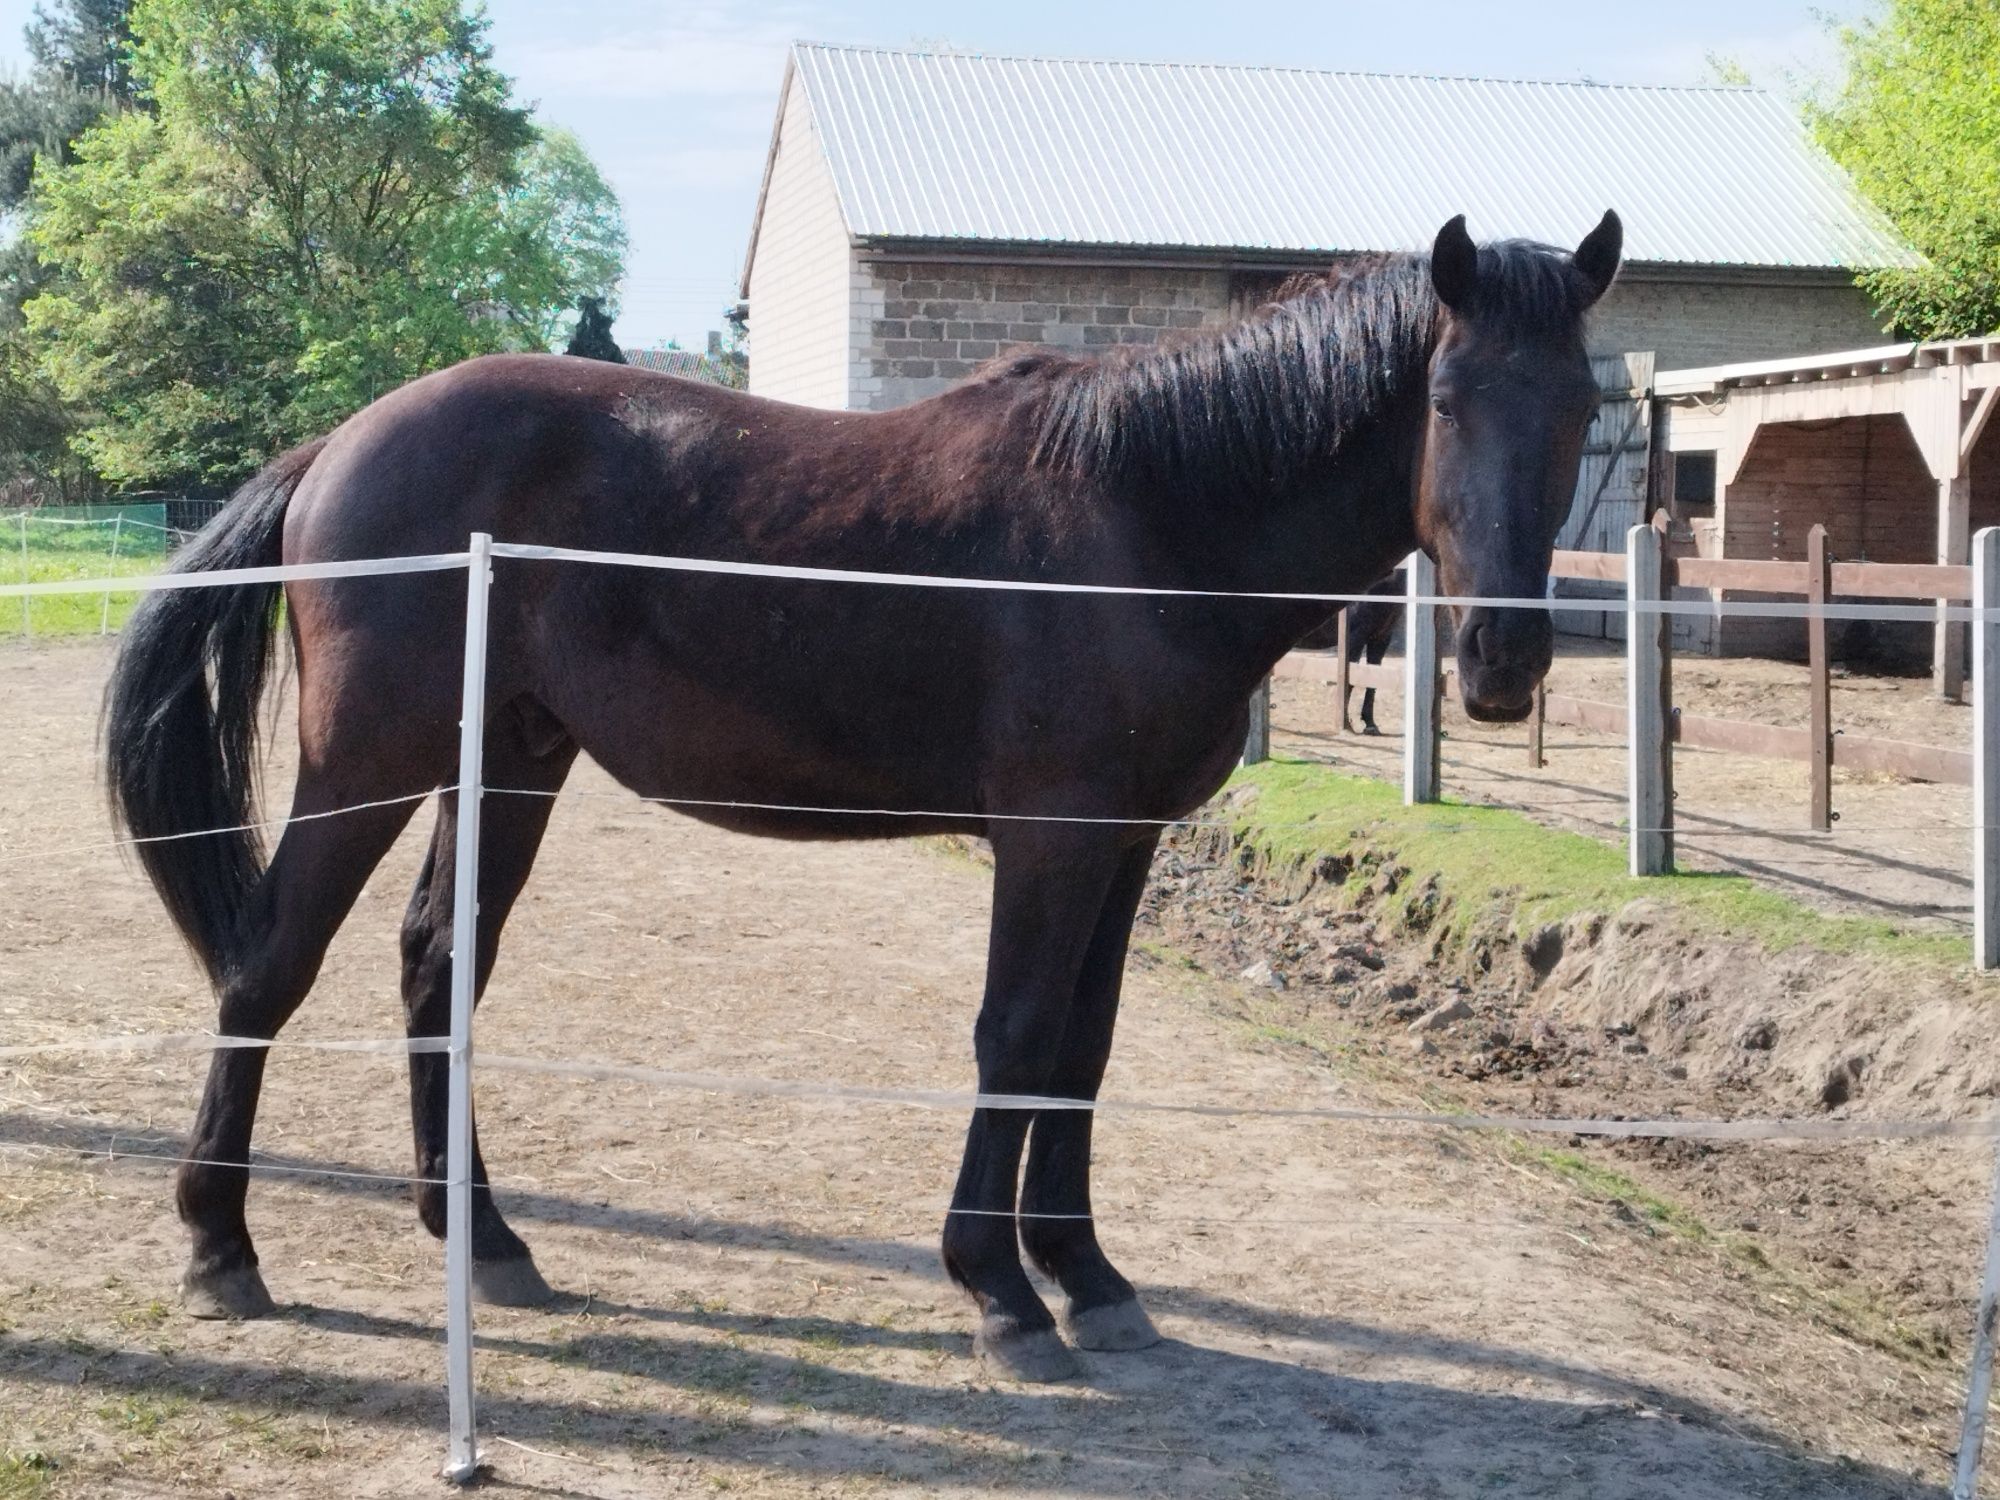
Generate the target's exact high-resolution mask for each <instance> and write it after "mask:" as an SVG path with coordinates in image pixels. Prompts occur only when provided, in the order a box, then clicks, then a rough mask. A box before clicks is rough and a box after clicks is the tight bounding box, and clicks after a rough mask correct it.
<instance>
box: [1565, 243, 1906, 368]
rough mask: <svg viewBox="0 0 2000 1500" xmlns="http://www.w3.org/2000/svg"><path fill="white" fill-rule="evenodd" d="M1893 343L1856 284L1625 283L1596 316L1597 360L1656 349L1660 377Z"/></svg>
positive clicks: (1632, 279) (1633, 278)
mask: <svg viewBox="0 0 2000 1500" xmlns="http://www.w3.org/2000/svg"><path fill="white" fill-rule="evenodd" d="M1886 342H1888V335H1887V334H1885V333H1883V332H1882V329H1881V325H1880V324H1879V323H1878V322H1877V321H1876V320H1875V317H1874V315H1873V313H1872V312H1871V311H1870V309H1869V306H1868V299H1867V298H1866V297H1864V296H1863V295H1862V294H1861V292H1860V291H1859V290H1858V289H1857V288H1855V287H1854V286H1853V285H1851V284H1842V283H1833V284H1828V285H1823V286H1812V285H1791V286H1783V285H1779V286H1773V285H1757V284H1755V283H1735V282H1727V281H1714V282H1706V281H1678V280H1676V281H1663V280H1649V279H1647V277H1646V276H1645V273H1644V270H1643V268H1642V269H1641V270H1639V271H1637V272H1635V273H1633V274H1630V275H1627V276H1624V277H1621V278H1620V279H1619V280H1618V282H1617V283H1616V284H1615V285H1614V286H1613V287H1612V288H1611V291H1610V294H1609V295H1608V296H1606V297H1605V299H1604V300H1603V301H1602V302H1600V303H1599V304H1598V305H1597V307H1596V309H1595V310H1594V311H1593V312H1592V313H1591V318H1590V347H1591V350H1592V352H1594V353H1602V354H1623V353H1626V352H1627V351H1630V350H1636V349H1651V350H1653V351H1654V352H1655V353H1656V354H1657V355H1658V356H1659V359H1658V361H1657V362H1656V363H1655V365H1654V368H1655V369H1656V370H1685V369H1695V368H1700V367H1701V366H1704V365H1727V364H1737V363H1739V362H1742V361H1745V360H1753V359H1781V358H1783V357H1784V356H1786V355H1790V354H1824V353H1828V352H1830V351H1833V350H1837V349H1865V348H1868V347H1869V346H1870V345H1873V344H1882V343H1886Z"/></svg>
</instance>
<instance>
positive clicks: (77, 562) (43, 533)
mask: <svg viewBox="0 0 2000 1500" xmlns="http://www.w3.org/2000/svg"><path fill="white" fill-rule="evenodd" d="M82 509H86V508H85V507H75V506H72V507H68V508H67V510H68V511H75V510H82ZM87 509H89V511H90V515H89V517H88V518H85V519H79V518H77V517H76V516H74V515H70V514H67V513H66V514H65V515H64V516H62V517H59V518H52V517H51V516H45V515H44V514H43V513H41V512H36V511H28V512H26V515H25V521H24V519H23V516H22V514H21V513H18V512H17V513H14V514H10V515H6V516H0V582H5V583H59V582H65V581H68V580H72V579H86V578H130V577H133V576H134V575H137V574H144V573H157V572H159V571H160V570H161V569H163V568H165V567H166V565H167V541H168V535H167V533H166V531H165V530H163V529H160V523H161V521H162V520H163V518H164V514H165V507H164V506H160V505H145V506H133V507H128V508H127V509H126V510H125V511H124V512H123V513H122V514H123V520H122V521H121V520H120V515H121V512H120V511H118V510H117V509H115V508H97V507H89V508H87ZM24 541H25V546H24V545H23V543H24ZM139 597H140V596H139V595H138V594H132V593H111V594H108V595H107V594H101V593H100V594H43V595H37V596H35V597H33V598H30V599H26V600H21V599H0V639H12V640H16V641H19V640H23V639H27V640H35V639H50V638H54V637H64V636H81V635H96V634H98V633H99V631H106V630H108V631H115V630H117V629H118V628H119V627H120V626H122V625H123V624H124V623H125V618H126V616H128V615H130V614H131V613H132V610H133V607H134V606H135V605H137V604H138V602H139Z"/></svg>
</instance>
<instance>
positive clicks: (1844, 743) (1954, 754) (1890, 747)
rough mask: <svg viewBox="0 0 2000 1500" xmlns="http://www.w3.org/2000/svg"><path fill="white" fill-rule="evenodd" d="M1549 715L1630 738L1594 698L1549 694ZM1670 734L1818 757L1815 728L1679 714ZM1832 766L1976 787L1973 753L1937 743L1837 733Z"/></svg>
mask: <svg viewBox="0 0 2000 1500" xmlns="http://www.w3.org/2000/svg"><path fill="white" fill-rule="evenodd" d="M1546 711H1547V714H1548V722H1549V723H1551V724H1566V725H1570V726H1573V727H1575V728H1577V729H1588V730H1590V731H1592V732H1593V733H1596V734H1601V735H1605V736H1607V737H1609V738H1612V739H1623V738H1625V725H1626V722H1627V720H1626V712H1625V709H1624V708H1623V707H1621V706H1620V705H1619V704H1616V703H1602V702H1599V701H1598V700H1596V699H1593V698H1572V697H1570V696H1569V695H1568V694H1566V693H1550V694H1549V695H1548V703H1547V710H1546ZM1671 735H1672V738H1673V742H1674V743H1675V744H1676V745H1678V746H1680V747H1681V748H1682V749H1684V750H1710V751H1714V752H1715V753H1717V754H1719V755H1748V756H1753V757H1755V758H1757V759H1760V760H1789V761H1797V762H1799V763H1800V764H1804V763H1806V762H1808V761H1810V760H1811V759H1812V753H1813V750H1812V732H1811V731H1810V730H1806V729H1788V728H1784V727H1781V726H1779V725H1776V724H1751V723H1746V722H1745V721H1744V720H1742V719H1711V718H1706V717H1704V716H1702V715H1701V714H1687V713H1676V714H1674V716H1673V723H1672V727H1671ZM1833 764H1834V768H1835V769H1836V770H1841V771H1861V772H1866V773H1868V774H1871V775H1877V776H1900V777H1902V778H1903V779H1904V780H1906V781H1930V782H1936V783H1937V784H1938V785H1940V786H1971V785H1972V755H1971V752H1969V751H1965V750H1942V749H1939V748H1938V747H1937V746H1935V745H1917V744H1912V743H1911V742H1909V741H1908V740H1883V739H1872V738H1868V737H1866V736H1862V735H1851V734H1836V735H1835V736H1834V737H1833Z"/></svg>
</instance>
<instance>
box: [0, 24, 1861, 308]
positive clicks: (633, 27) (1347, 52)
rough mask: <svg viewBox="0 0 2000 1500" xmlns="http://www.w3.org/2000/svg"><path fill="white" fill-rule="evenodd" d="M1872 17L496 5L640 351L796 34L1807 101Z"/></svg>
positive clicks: (737, 191) (750, 190)
mask: <svg viewBox="0 0 2000 1500" xmlns="http://www.w3.org/2000/svg"><path fill="white" fill-rule="evenodd" d="M32 9H33V0H0V68H13V69H18V68H19V67H20V66H21V65H22V64H23V63H24V62H25V50H24V48H23V46H22V42H21V28H22V26H23V24H24V23H25V22H26V20H27V18H28V16H29V13H30V12H31V11H32ZM1868 9H1869V5H1868V3H1867V0H1823V3H1820V4H1807V3H1805V0H1733V3H1731V4H1729V5H1727V6H1716V7H1682V8H1678V9H1674V8H1669V9H1666V10H1662V9H1661V8H1660V7H1657V6H1644V5H1619V4H1606V3H1604V0H1590V3H1584V0H1533V3H1522V4H1505V3H1494V0H1396V3H1383V0H1368V3H1366V4H1353V3H1348V0H1314V3H1300V0H1265V3H1263V4H1261V5H1259V6H1256V7H1254V8H1245V9H1244V10H1240V11H1239V10H1235V9H1234V8H1233V7H1228V6H1217V5H1216V4H1214V0H1205V3H1201V4H1196V3H1192V0H1149V3H1143V4H1133V3H1127V0H1096V3H1084V4H1079V3H1076V0H1069V3H1058V0H1012V3H1010V4H1007V5H996V4H993V3H992V0H986V3H983V4H978V5H964V4H952V3H946V0H924V3H921V4H919V3H917V0H593V3H591V4H586V5H579V4H575V3H569V4H563V5H554V4H550V3H547V0H489V10H490V13H491V16H492V21H493V41H494V46H495V50H496V53H497V57H498V61H499V64H500V66H501V67H503V68H504V69H506V71H507V72H509V73H511V74H512V75H513V76H514V78H515V79H516V80H517V85H518V89H519V93H520V96H521V97H522V98H525V99H530V100H534V101H536V102H537V103H538V105H539V107H540V111H541V113H542V115H543V116H544V117H546V118H547V119H550V120H552V121H555V122H557V123H560V124H563V125H567V126H568V127H570V128H571V129H572V130H574V131H576V132H577V133H578V135H580V136H581V137H582V138H583V140H584V142H585V144H586V145H588V146H589V148H590V150H591V152H592V153H593V154H594V155H595V156H596V158H597V160H598V163H599V164H600V166H601V167H602V168H603V169H604V171H605V174H606V175H607V176H608V177H609V178H610V180H611V182H612V184H613V186H614V187H616V188H617V190H618V193H619V196H620V197H621V198H622V199H623V201H624V204H625V215H626V222H627V225H628V227H629V229H630V231H631V237H632V250H631V255H630V258H629V261H628V284H627V286H626V287H625V290H624V296H623V305H624V311H623V314H622V315H621V317H620V319H619V323H618V330H617V331H618V336H619V338H620V340H621V341H622V342H624V343H626V344H628V345H636V344H651V343H655V342H659V341H662V340H665V339H667V338H674V337H677V338H679V339H680V340H681V341H682V342H684V343H690V344H698V343H699V342H700V340H701V338H702V337H703V334H704V332H705V330H707V329H709V328H713V327H716V326H718V318H719V314H720V311H721V309H722V308H723V307H724V306H725V305H726V304H727V303H729V302H730V301H731V300H733V297H734V291H735V283H736V277H737V274H738V272H739V271H740V269H741V263H742V258H743V250H744V245H745V243H746V240H747V237H748V234H749V228H750V215H751V212H752V209H753V208H754V206H755V203H756V196H757V183H758V177H759V174H760V172H761V170H762V167H763V160H764V152H765V148H766V146H767V145H768V143H769V139H770V131H771V119H772V115H773V114H774V112H775V109H776V104H777V91H778V82H779V78H780V76H781V74H782V72H783V70H784V58H785V46H786V43H787V42H789V41H790V40H792V39H793V38H807V39H811V40H815V41H837V42H856V43H870V44H877V45H885V46H907V45H912V44H919V45H921V44H939V43H948V44H950V45H951V46H953V47H958V48H964V49H976V50H980V51H988V52H1026V53H1040V54H1047V55H1053V56H1066V57H1118V58H1157V59H1162V60H1169V61H1181V62H1234V63H1282V64H1287V65H1291V66H1295V67H1315V68H1320V67H1323V68H1353V69H1363V70H1370V71H1382V72H1413V73H1454V74H1474V75H1483V76H1489V77H1509V78H1552V79H1574V78H1592V79H1596V80H1599V81H1601V82H1606V83H1698V82H1701V81H1703V79H1704V77H1705V75H1706V72H1707V63H1706V59H1707V57H1708V55H1709V54H1710V53H1717V54H1721V55H1724V56H1728V57H1732V58H1734V59H1736V60H1738V61H1740V62H1741V63H1743V64H1744V65H1745V66H1746V67H1747V68H1749V70H1750V72H1751V75H1752V77H1753V79H1754V80H1755V81H1756V82H1757V83H1759V84H1760V85H1763V86H1765V87H1768V88H1773V89H1776V90H1779V91H1783V92H1795V91H1796V89H1797V88H1798V87H1800V86H1802V85H1803V84H1804V83H1805V82H1806V81H1807V80H1809V79H1810V78H1811V77H1813V76H1814V75H1820V74H1825V73H1827V72H1828V71H1830V69H1831V65H1832V61H1833V56H1834V54H1833V49H1832V46H1831V44H1830V42H1829V40H1828V37H1827V28H1826V22H1825V20H1824V19H1823V18H1824V17H1827V16H1829V15H1830V16H1832V17H1834V18H1837V19H1838V18H1851V17H1854V16H1856V15H1859V14H1864V13H1866V12H1867V11H1868ZM1663 17H1670V18H1671V24H1669V25H1666V26H1664V27H1663V24H1662V21H1663ZM1246 21H1248V22H1250V24H1244V23H1245V22H1246ZM1634 149H1646V147H1645V145H1644V143H1638V142H1635V143H1634Z"/></svg>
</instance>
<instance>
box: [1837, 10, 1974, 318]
mask: <svg viewBox="0 0 2000 1500" xmlns="http://www.w3.org/2000/svg"><path fill="white" fill-rule="evenodd" d="M1840 41H1841V48H1842V51H1843V53H1844V54H1845V58H1846V63H1847V74H1846V79H1845V81H1844V83H1843V84H1842V86H1841V88H1840V90H1839V92H1838V93H1837V94H1836V95H1834V96H1832V97H1831V98H1829V99H1822V100H1820V101H1817V102H1815V103H1814V104H1813V105H1812V106H1811V116H1812V122H1813V126H1814V129H1815V132H1816V133H1817V135H1818V137H1819V140H1820V142H1821V144H1822V145H1824V146H1825V147H1826V149H1827V151H1828V152H1829V153H1830V154H1831V155H1832V156H1833V157H1834V159H1835V160H1836V161H1838V162H1839V163H1840V164H1841V165H1842V166H1844V167H1845V168H1846V169H1847V170H1848V172H1849V173H1850V174H1852V176H1853V178H1854V180H1855V183H1856V185H1857V186H1858V187H1859V188H1860V189H1861V191H1862V192H1863V193H1864V194H1866V195H1867V196H1868V197H1869V198H1870V199H1872V200H1873V201H1874V202H1875V203H1876V205H1877V206H1879V207H1880V208H1881V209H1882V210H1883V211H1884V212H1885V213H1886V214H1887V215H1888V216H1889V218H1890V219H1891V220H1892V221H1893V222H1894V224H1895V225H1896V227H1897V228H1898V229H1899V230H1900V231H1901V232H1902V234H1903V236H1904V237H1905V238H1906V239H1908V240H1909V241H1910V243H1911V244H1913V245H1914V246H1916V248H1917V249H1918V250H1919V251H1921V252H1922V253H1923V255H1924V257H1925V259H1926V261H1927V262H1928V264H1926V265H1924V266H1921V267H1918V268H1916V269H1912V270H1885V271H1875V272H1870V273H1868V274H1867V275H1865V276H1864V277H1863V278H1862V280H1863V285H1864V286H1865V287H1866V288H1867V289H1868V291H1869V292H1870V293H1871V294H1872V295H1873V296H1874V297H1875V299H1876V301H1877V302H1878V304H1879V305H1880V306H1881V308H1882V310H1883V312H1884V313H1885V314H1886V315H1887V316H1888V318H1889V319H1890V321H1891V322H1892V324H1893V325H1894V326H1895V328H1896V329H1897V330H1898V331H1899V332H1900V333H1901V334H1902V335H1904V336H1905V337H1910V338H1925V339H1935V338H1963V337H1971V336H1975V335H1979V334H1984V333H1988V332H1991V331H1993V330H1995V329H1996V328H2000V6H1996V5H1995V4H1994V3H1993V0H1890V3H1889V5H1888V7H1887V10H1886V11H1885V13H1884V14H1883V15H1881V16H1880V17H1878V18H1876V19H1873V20H1869V21H1864V22H1862V23H1861V24H1859V25H1855V26H1849V27H1846V28H1844V29H1843V30H1842V31H1841V33H1840Z"/></svg>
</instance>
